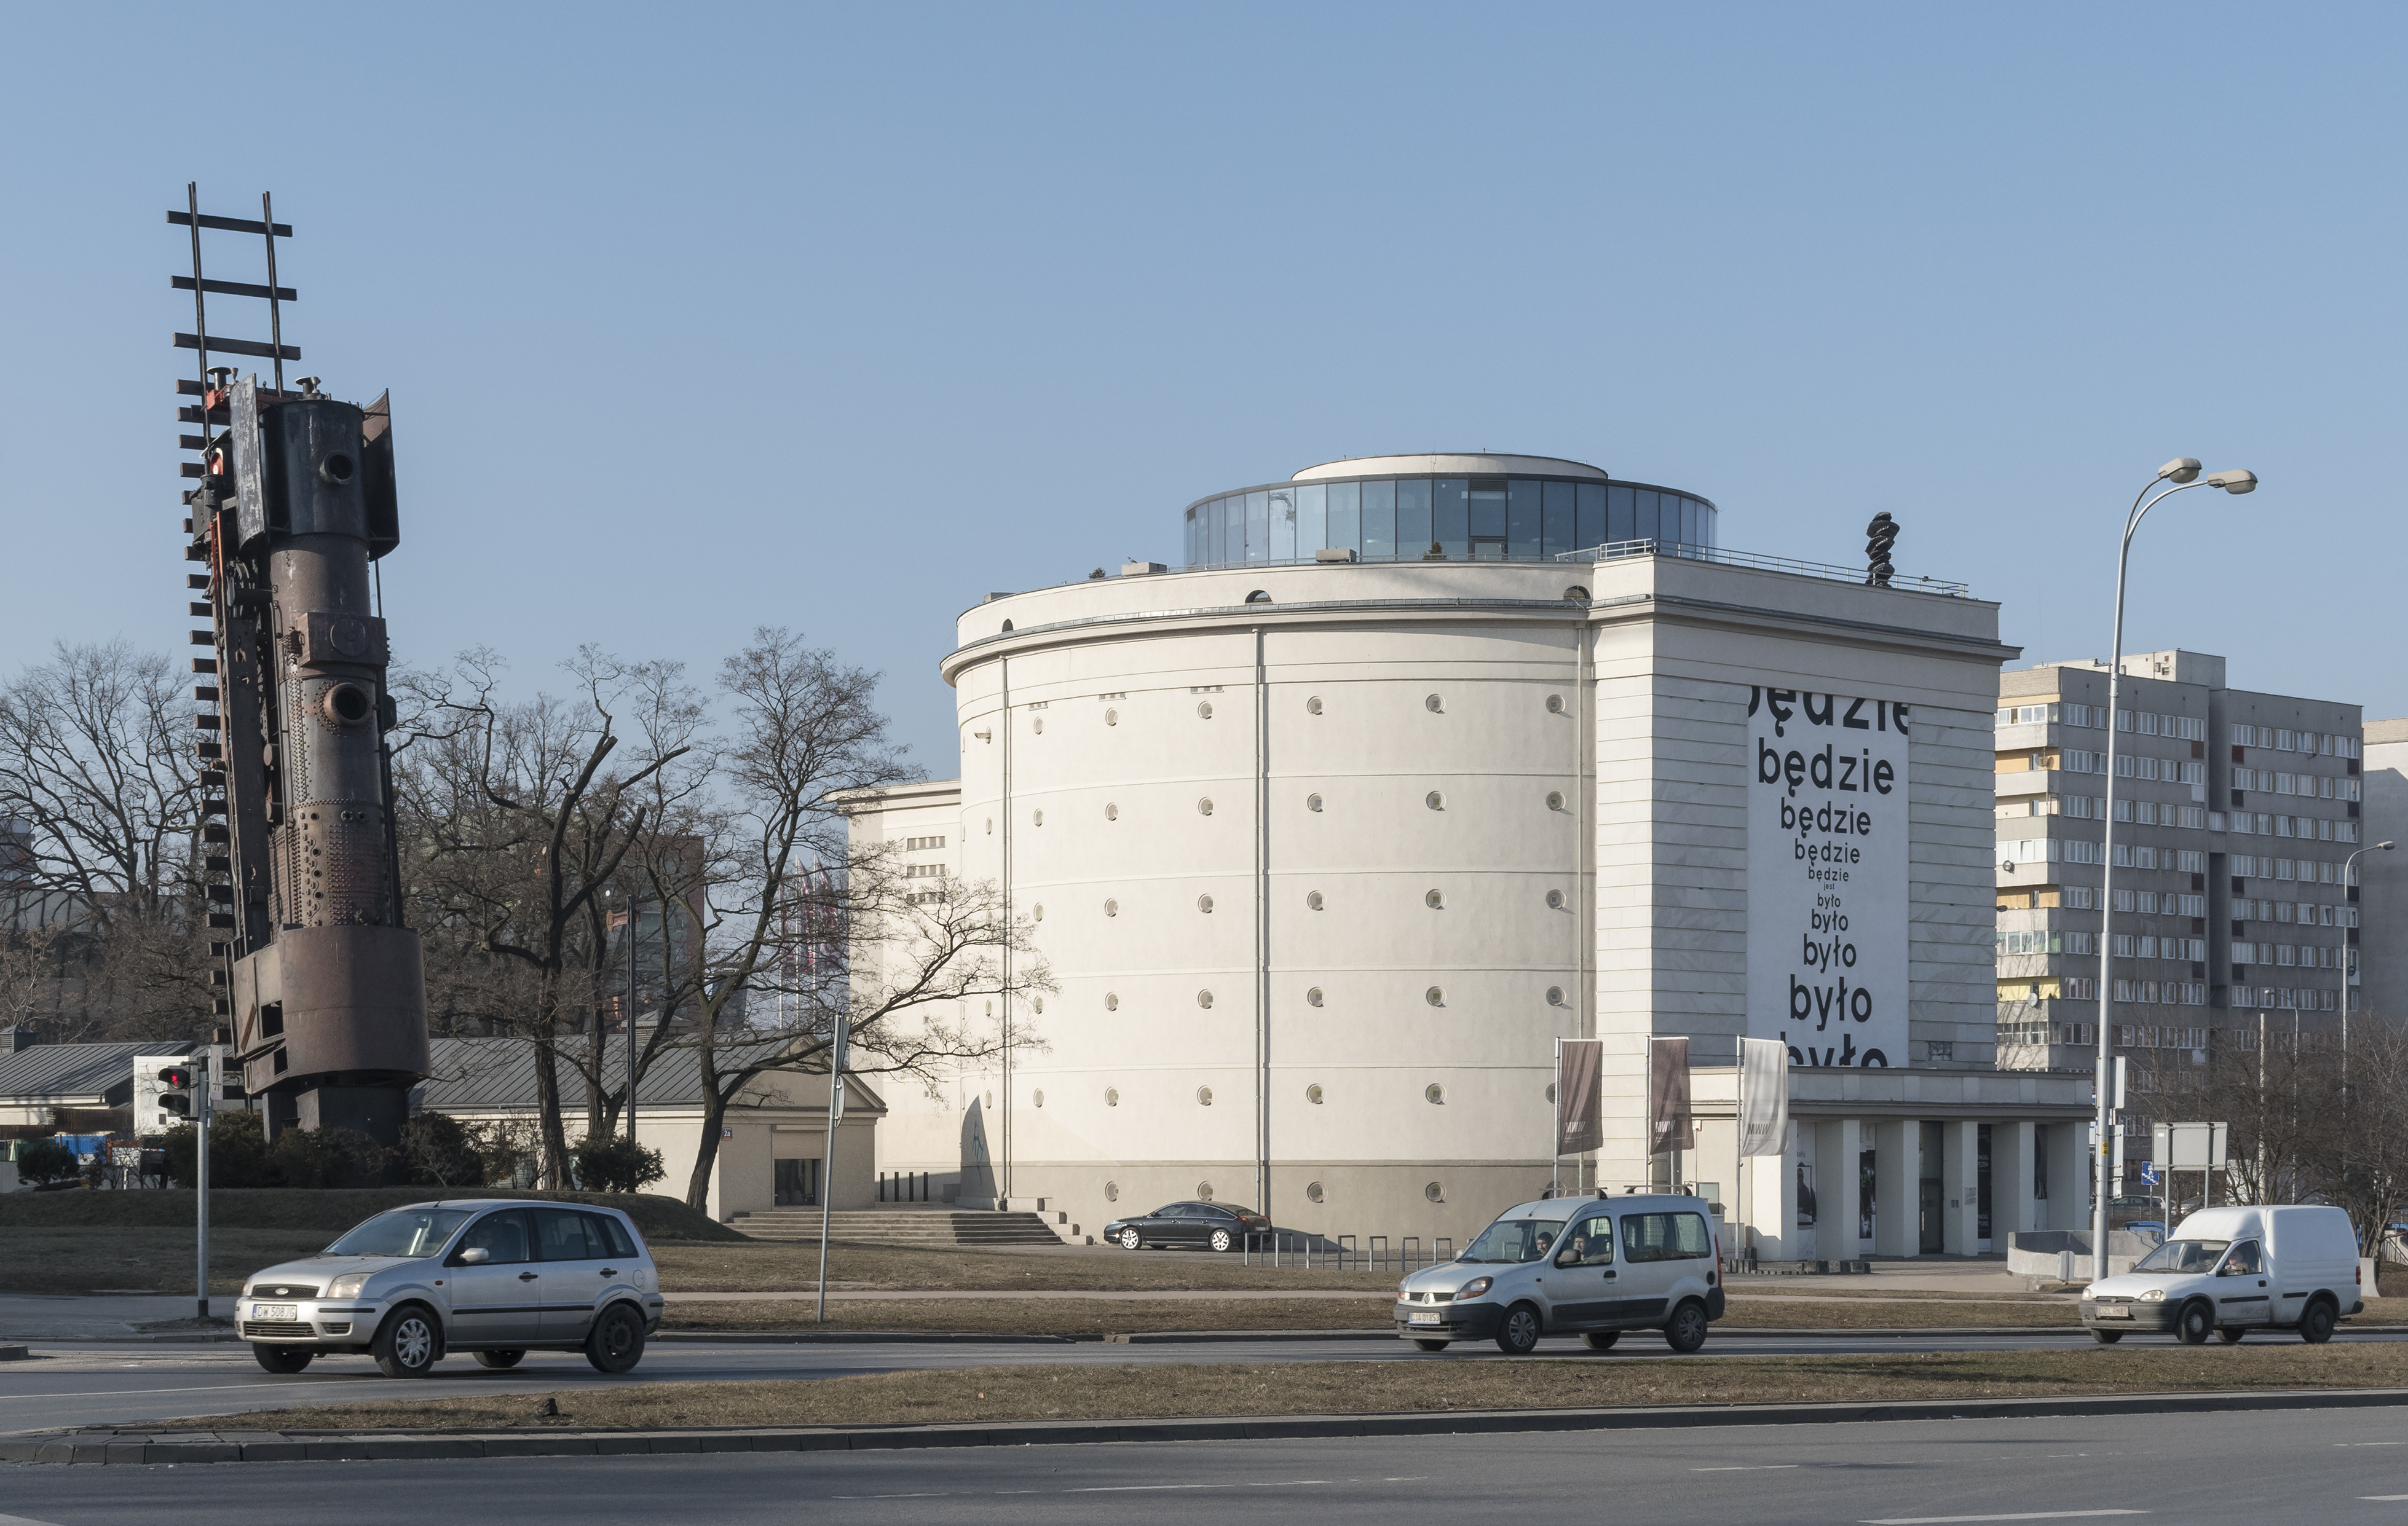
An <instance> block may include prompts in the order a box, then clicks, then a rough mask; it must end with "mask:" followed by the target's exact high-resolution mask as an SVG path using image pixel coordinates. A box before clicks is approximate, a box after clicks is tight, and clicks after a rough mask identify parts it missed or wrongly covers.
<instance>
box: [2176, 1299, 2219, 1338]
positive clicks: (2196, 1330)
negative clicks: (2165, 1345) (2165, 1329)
mask: <svg viewBox="0 0 2408 1526" xmlns="http://www.w3.org/2000/svg"><path fill="white" fill-rule="evenodd" d="M2214 1328H2215V1319H2214V1316H2213V1315H2211V1314H2209V1313H2208V1311H2207V1305H2205V1304H2186V1305H2183V1311H2182V1316H2181V1319H2180V1322H2178V1323H2177V1324H2176V1325H2175V1326H2174V1339H2176V1340H2178V1341H2180V1342H2182V1343H2183V1344H2184V1345H2185V1346H2205V1345H2206V1344H2207V1333H2208V1332H2209V1331H2211V1330H2213V1329H2214Z"/></svg>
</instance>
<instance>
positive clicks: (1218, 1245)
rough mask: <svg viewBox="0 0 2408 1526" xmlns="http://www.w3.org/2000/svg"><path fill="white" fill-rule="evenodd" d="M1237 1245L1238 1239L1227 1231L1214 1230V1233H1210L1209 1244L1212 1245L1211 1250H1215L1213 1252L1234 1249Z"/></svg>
mask: <svg viewBox="0 0 2408 1526" xmlns="http://www.w3.org/2000/svg"><path fill="white" fill-rule="evenodd" d="M1237 1243H1238V1237H1237V1236H1236V1235H1234V1234H1230V1233H1229V1232H1228V1231H1227V1230H1225V1229H1216V1230H1214V1231H1213V1232H1212V1241H1211V1244H1212V1248H1213V1249H1215V1250H1227V1249H1230V1248H1233V1247H1235V1246H1236V1245H1237Z"/></svg>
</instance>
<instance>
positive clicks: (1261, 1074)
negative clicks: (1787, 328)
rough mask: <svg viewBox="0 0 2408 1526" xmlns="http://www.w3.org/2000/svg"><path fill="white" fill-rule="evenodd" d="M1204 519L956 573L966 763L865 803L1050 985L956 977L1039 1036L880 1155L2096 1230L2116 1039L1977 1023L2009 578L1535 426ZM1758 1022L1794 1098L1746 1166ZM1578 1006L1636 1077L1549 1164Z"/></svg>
mask: <svg viewBox="0 0 2408 1526" xmlns="http://www.w3.org/2000/svg"><path fill="white" fill-rule="evenodd" d="M1183 528H1184V534H1185V545H1186V548H1187V556H1188V561H1189V564H1187V565H1183V566H1180V567H1177V568H1167V567H1164V566H1162V565H1160V564H1156V563H1135V564H1131V565H1129V566H1127V567H1125V568H1123V569H1122V570H1121V572H1120V574H1119V575H1118V576H1111V577H1100V578H1087V579H1084V580H1082V581H1078V582H1073V583H1068V584H1065V585H1062V586H1059V587H1054V588H1045V589H1038V590H1034V591H1031V592H1021V593H1011V594H996V595H993V596H991V597H989V598H988V599H987V600H986V601H985V602H983V603H982V604H980V605H978V606H975V607H973V608H971V609H970V610H968V612H967V613H965V614H964V615H962V616H961V617H960V619H959V621H958V629H957V642H956V647H955V649H954V650H953V653H952V655H950V656H949V657H948V658H946V659H945V660H944V662H943V663H942V675H943V677H944V678H945V679H946V681H947V682H948V683H950V684H951V685H953V689H954V691H955V693H956V696H957V697H956V709H957V718H958V722H959V743H960V765H961V766H960V777H959V778H958V779H955V780H948V781H943V782H939V783H935V784H925V785H913V786H909V787H904V788H899V789H896V790H893V791H888V792H880V793H876V794H872V795H867V796H865V797H863V798H862V799H860V800H859V801H858V803H857V804H858V811H857V814H856V816H855V818H854V830H855V832H856V833H858V834H863V835H865V836H867V837H868V838H870V839H872V840H874V841H878V842H883V843H889V844H892V845H894V847H895V849H896V851H897V852H900V853H902V854H903V855H904V856H905V857H906V858H907V859H908V861H909V862H910V863H912V864H914V865H915V866H919V870H920V872H921V873H922V874H923V875H924V876H925V877H929V878H932V879H936V880H939V881H942V882H953V883H963V882H970V883H975V882H988V883H993V884H996V885H997V886H1000V887H1001V888H1002V889H1003V891H1004V892H1005V894H1006V896H1007V897H1008V900H1009V903H1010V906H1011V911H1012V914H1013V915H1014V916H1015V917H1017V918H1021V919H1025V921H1026V923H1027V925H1028V927H1029V929H1030V934H1031V938H1032V941H1033V943H1034V945H1035V947H1036V948H1037V949H1038V950H1039V951H1040V952H1041V954H1042V955H1043V958H1044V960H1045V962H1046V964H1047V967H1048V968H1049V970H1050V972H1051V977H1052V982H1053V988H1054V989H1053V990H1052V991H1050V992H1048V993H1047V994H1045V995H1043V996H1042V997H1041V998H1040V997H1035V996H1031V997H1027V998H1025V999H1023V1000H1022V1002H1021V1004H1020V1006H1021V1007H1022V1008H1025V1009H1015V1010H1011V1011H993V1010H982V1011H976V1012H971V1013H967V1014H964V1016H965V1017H967V1018H969V1019H972V1020H978V1021H982V1022H993V1023H998V1024H999V1023H1002V1022H1004V1021H1006V1020H1010V1021H1011V1023H1012V1025H1013V1032H1014V1033H1015V1034H1023V1035H1026V1036H1027V1037H1028V1038H1030V1039H1031V1040H1032V1041H1033V1046H1041V1047H1031V1048H1025V1049H1023V1050H1020V1051H1016V1052H1015V1053H1014V1055H1013V1057H1012V1059H1011V1064H1010V1067H1009V1070H1008V1072H1007V1071H1006V1070H1005V1069H1004V1068H1002V1067H999V1066H998V1067H991V1068H985V1069H978V1070H968V1069H966V1070H963V1071H960V1072H958V1073H956V1074H953V1075H950V1076H948V1077H945V1078H944V1079H943V1081H942V1082H941V1084H939V1086H938V1087H937V1088H936V1094H935V1095H924V1094H922V1093H921V1092H920V1091H918V1089H915V1088H909V1087H890V1088H888V1089H886V1096H887V1098H888V1101H889V1104H890V1106H891V1109H892V1110H891V1111H890V1113H889V1114H888V1116H887V1118H886V1120H884V1122H883V1125H882V1128H881V1130H880V1134H879V1149H880V1160H879V1165H880V1168H881V1170H882V1171H885V1172H895V1173H906V1172H908V1173H920V1172H926V1173H929V1174H930V1175H931V1177H932V1179H934V1180H935V1181H937V1182H939V1183H941V1184H943V1190H944V1193H945V1195H947V1196H950V1197H951V1198H953V1200H955V1201H960V1202H965V1203H981V1202H994V1201H996V1200H997V1199H1002V1198H1009V1199H1011V1200H1015V1203H1017V1202H1020V1201H1026V1200H1038V1199H1042V1200H1044V1202H1045V1205H1046V1206H1047V1207H1048V1208H1049V1209H1053V1210H1056V1211H1062V1212H1067V1213H1068V1216H1069V1218H1070V1219H1071V1220H1072V1221H1073V1222H1076V1223H1078V1224H1080V1225H1082V1226H1083V1228H1084V1230H1085V1233H1086V1234H1094V1233H1095V1230H1096V1228H1097V1226H1099V1225H1100V1224H1101V1223H1102V1222H1103V1221H1104V1220H1106V1219H1110V1218H1111V1217H1113V1216H1114V1215H1115V1214H1118V1213H1122V1212H1126V1211H1131V1210H1144V1209H1148V1208H1152V1207H1154V1206H1156V1205H1160V1204H1163V1203H1168V1202H1173V1201H1177V1200H1181V1199H1188V1198H1213V1199H1218V1200H1220V1201H1223V1202H1227V1203H1239V1204H1244V1205H1249V1206H1255V1207H1259V1208H1261V1209H1262V1210H1263V1211H1265V1212H1266V1213H1268V1214H1269V1216H1270V1217H1271V1218H1272V1219H1274V1220H1275V1221H1276V1222H1277V1223H1279V1224H1281V1225H1282V1226H1284V1227H1291V1228H1295V1229H1299V1230H1307V1231H1312V1232H1317V1233H1320V1234H1328V1235H1333V1236H1334V1235H1339V1234H1353V1235H1355V1236H1356V1237H1357V1239H1358V1241H1360V1240H1363V1239H1365V1238H1368V1236H1369V1235H1373V1234H1382V1235H1387V1236H1389V1237H1391V1238H1392V1239H1400V1238H1402V1237H1403V1236H1406V1235H1414V1236H1418V1237H1420V1238H1421V1239H1422V1241H1423V1242H1424V1243H1425V1245H1427V1244H1429V1243H1431V1242H1433V1241H1436V1240H1438V1239H1440V1238H1441V1237H1444V1238H1450V1239H1452V1240H1453V1241H1454V1242H1455V1244H1457V1245H1460V1244H1462V1243H1464V1241H1465V1240H1466V1239H1467V1238H1468V1237H1469V1235H1471V1234H1475V1233H1477V1232H1478V1230H1479V1229H1480V1228H1481V1227H1482V1226H1483V1225H1484V1224H1485V1223H1486V1222H1487V1220H1488V1219H1489V1217H1490V1216H1491V1215H1492V1213H1493V1212H1494V1211H1495V1210H1496V1209H1498V1208H1499V1207H1501V1206H1503V1205H1509V1204H1512V1203H1514V1202H1518V1201H1523V1200H1527V1199H1528V1198H1531V1197H1533V1196H1537V1195H1539V1194H1540V1193H1541V1192H1543V1191H1547V1190H1549V1188H1550V1187H1551V1186H1552V1185H1554V1184H1555V1183H1556V1182H1558V1181H1560V1183H1561V1185H1562V1186H1563V1188H1564V1189H1565V1190H1567V1191H1569V1190H1572V1189H1574V1188H1580V1189H1590V1188H1594V1187H1598V1186H1603V1187H1606V1188H1609V1189H1613V1190H1619V1189H1621V1188H1622V1187H1625V1186H1637V1185H1641V1184H1645V1183H1649V1182H1655V1183H1659V1184H1670V1183H1681V1184H1685V1185H1691V1186H1694V1187H1695V1188H1696V1189H1697V1190H1699V1191H1701V1192H1702V1193H1703V1194H1704V1195H1705V1196H1707V1197H1708V1198H1710V1199H1712V1200H1713V1201H1714V1202H1715V1203H1717V1204H1719V1205H1722V1212H1723V1215H1724V1219H1725V1221H1726V1222H1727V1223H1728V1224H1732V1225H1735V1226H1742V1227H1744V1229H1745V1230H1746V1231H1747V1232H1748V1234H1749V1236H1750V1238H1749V1241H1748V1243H1750V1244H1752V1245H1753V1246H1754V1248H1756V1251H1757V1252H1758V1254H1760V1255H1762V1256H1764V1257H1766V1258H1769V1259H1808V1258H1812V1259H1827V1260H1828V1259H1854V1258H1856V1257H1857V1256H1860V1255H1863V1254H1867V1253H1880V1254H1901V1255H1912V1254H1915V1253H1918V1252H1919V1251H1946V1252H1972V1251H1976V1250H1979V1249H1985V1248H1989V1246H1990V1245H1991V1244H1992V1243H1993V1242H1995V1243H1996V1244H1997V1246H1998V1247H1999V1248H2001V1249H2003V1248H2004V1237H2005V1235H2006V1234H2008V1233H2010V1232H2011V1231H2014V1230H2019V1229H2049V1228H2074V1227H2077V1226H2079V1225H2080V1224H2082V1223H2084V1222H2085V1221H2086V1216H2087V1196H2086V1192H2087V1189H2086V1185H2085V1181H2084V1179H2083V1173H2084V1165H2085V1148H2084V1139H2085V1121H2086V1120H2087V1118H2088V1114H2089V1106H2090V1089H2089V1082H2088V1078H2087V1077H2077V1076H2072V1075H2066V1074H2057V1073H2050V1072H2002V1071H2000V1070H1999V1069H1997V1068H1996V1067H1995V1065H1994V1063H1993V1058H1994V1056H1993V1047H1994V1042H1995V1035H1996V1032H1997V1023H1996V1006H1995V979H1996V962H1995V923H1996V914H1995V903H1994V883H1993V882H1994V878H1995V870H1994V864H1993V847H1994V842H1995V836H1994V830H1993V814H1992V812H1993V796H1992V759H1991V730H1992V716H1993V712H1994V710H1995V709H1996V707H1997V704H1998V700H1997V694H1998V687H1999V670H2000V665H2001V664H2002V663H2004V662H2006V661H2008V660H2010V659H2012V658H2013V657H2014V656H2015V655H2016V652H2015V649H2013V648H2011V647H2007V646H2004V645H2002V644H2001V643H2000V640H1999V636H1998V606H1996V605H1994V604H1990V603H1985V602H1984V601H1982V600H1979V599H1976V598H1974V597H1971V594H1970V592H1969V591H1968V590H1967V589H1965V588H1964V587H1962V586H1960V585H1956V584H1949V583H1941V582H1935V581H1930V580H1928V579H1909V578H1903V577H1901V578H1899V579H1897V582H1896V586H1892V587H1886V588H1877V587H1871V586H1867V584H1866V582H1865V581H1864V574H1863V572H1862V571H1861V570H1859V569H1852V568H1844V567H1837V566H1827V565H1822V564H1817V563H1808V562H1799V561H1794V560H1788V559H1785V558H1775V557H1770V556H1763V555H1756V554H1751V553H1745V552H1740V551H1734V550H1731V549H1727V548H1725V547H1724V546H1723V545H1722V544H1721V534H1720V532H1721V524H1720V519H1719V511H1718V510H1717V509H1716V508H1715V506H1713V505H1712V504H1711V503H1709V502H1707V501H1706V500H1704V499H1701V498H1699V497H1697V496H1696V495H1694V494H1690V493H1685V492H1679V491H1677V490H1673V489H1669V488H1662V487H1656V486H1651V485H1644V484H1638V483H1631V482H1626V481H1623V480H1621V479H1619V478H1613V477H1610V476H1609V475H1608V474H1606V473H1605V472H1603V471H1600V470H1598V469H1597V468H1596V467H1593V466H1589V465H1585V464H1580V463H1576V462H1570V461H1562V460H1554V459H1548V458H1539V457H1522V456H1497V455H1426V456H1394V457H1381V458H1373V459H1369V460H1356V461H1345V462H1338V463H1333V464H1328V465H1324V466H1316V467H1312V468H1310V469H1308V470H1306V471H1303V472H1299V473H1297V475H1296V476H1295V477H1294V478H1291V479H1288V480H1285V481H1282V482H1276V483H1271V484H1268V485H1265V486H1262V487H1258V488H1249V489H1245V490H1241V491H1239V492H1229V493H1223V494H1217V495H1215V496H1213V497H1211V498H1208V499H1204V500H1199V501H1198V502H1197V504H1196V505H1194V506H1190V507H1189V509H1188V510H1187V512H1186V515H1185V521H1184V527H1183ZM989 1005H993V1004H989ZM1751 1036H1753V1037H1757V1038H1766V1039H1773V1040H1777V1041H1778V1042H1779V1043H1780V1044H1781V1045H1783V1046H1784V1047H1785V1048H1786V1050H1787V1052H1788V1055H1789V1061H1790V1065H1789V1071H1788V1087H1789V1096H1788V1117H1789V1126H1788V1128H1787V1129H1786V1130H1785V1131H1783V1133H1782V1136H1781V1138H1780V1139H1779V1140H1778V1141H1776V1142H1775V1143H1773V1144H1772V1145H1771V1146H1770V1153H1766V1154H1763V1155H1759V1156H1755V1157H1752V1158H1751V1159H1750V1160H1749V1161H1748V1162H1747V1163H1746V1165H1745V1168H1744V1169H1743V1170H1742V1166H1741V1163H1740V1162H1739V1159H1738V1157H1737V1138H1736V1133H1737V1129H1738V1125H1739V1119H1738V1118H1737V1117H1736V1114H1735V1103H1736V1097H1737V1091H1738V1086H1737V1065H1738V1060H1739V1040H1741V1039H1742V1038H1743V1037H1751ZM1564 1039H1595V1040H1598V1041H1599V1042H1600V1044H1601V1046H1602V1057H1601V1059H1602V1065H1601V1070H1602V1080H1601V1087H1602V1093H1603V1096H1602V1103H1603V1105H1602V1109H1601V1129H1600V1134H1601V1139H1600V1143H1599V1145H1598V1148H1595V1149H1593V1150H1585V1151H1583V1152H1582V1153H1581V1154H1580V1155H1579V1156H1577V1157H1575V1158H1572V1159H1569V1160H1565V1161H1562V1162H1558V1161H1557V1160H1556V1159H1555V1157H1554V1156H1553V1154H1552V1153H1551V1151H1552V1148H1553V1146H1554V1143H1555V1103H1554V1099H1553V1097H1552V1095H1551V1091H1552V1087H1553V1082H1554V1078H1555V1046H1556V1044H1557V1041H1558V1040H1564ZM1668 1039H1677V1040H1685V1041H1686V1062H1685V1065H1684V1075H1683V1076H1682V1077H1681V1079H1682V1080H1683V1081H1684V1082H1685V1085H1686V1091H1687V1093H1688V1096H1689V1099H1690V1102H1689V1109H1688V1113H1689V1116H1688V1118H1687V1119H1686V1120H1684V1126H1683V1127H1682V1128H1680V1129H1679V1130H1678V1134H1679V1137H1678V1138H1676V1139H1673V1140H1671V1141H1670V1143H1671V1144H1672V1145H1673V1146H1674V1148H1670V1149H1667V1150H1665V1151H1663V1152H1660V1153H1655V1154H1652V1155H1651V1152H1650V1150H1649V1148H1648V1147H1649V1143H1650V1139H1649V1121H1650V1120H1649V1118H1648V1112H1649V1109H1648V1105H1647V1102H1646V1097H1647V1092H1648V1090H1649V1081H1650V1075H1649V1071H1650V1065H1651V1057H1653V1058H1652V1062H1655V1063H1657V1064H1663V1063H1669V1061H1668V1060H1666V1059H1665V1058H1663V1057H1665V1056H1669V1055H1670V1054H1672V1053H1674V1052H1676V1051H1675V1050H1673V1049H1671V1048H1669V1047H1667V1046H1665V1045H1663V1044H1660V1043H1658V1042H1656V1041H1659V1040H1668ZM1730 1243H1731V1244H1732V1245H1733V1247H1734V1248H1736V1247H1737V1245H1738V1244H1739V1243H1740V1242H1739V1240H1738V1238H1737V1237H1736V1236H1732V1237H1731V1238H1730Z"/></svg>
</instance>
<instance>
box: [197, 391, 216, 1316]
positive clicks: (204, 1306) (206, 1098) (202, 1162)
mask: <svg viewBox="0 0 2408 1526" xmlns="http://www.w3.org/2000/svg"><path fill="white" fill-rule="evenodd" d="M202 401H203V402H204V403H206V402H207V401H208V399H207V398H206V397H205V398H203V399H202ZM211 1058H212V1057H211V1055H210V1054H209V1051H208V1049H206V1048H204V1049H203V1050H201V1053H200V1063H198V1064H196V1065H194V1066H193V1080H194V1081H195V1082H197V1083H198V1085H199V1089H200V1093H201V1094H200V1095H199V1096H198V1097H196V1098H194V1099H193V1113H194V1114H195V1115H197V1116H198V1117H199V1119H200V1130H199V1135H200V1137H199V1139H198V1141H197V1142H198V1144H199V1146H200V1157H199V1163H198V1164H197V1165H195V1166H194V1167H193V1186H194V1187H196V1188H197V1189H198V1191H195V1192H194V1193H193V1196H194V1197H195V1198H197V1199H198V1200H199V1202H198V1204H197V1205H196V1206H197V1223H198V1225H199V1231H200V1233H199V1234H198V1236H197V1239H198V1249H197V1251H196V1254H195V1258H194V1259H195V1263H196V1270H195V1272H194V1274H193V1277H194V1281H195V1283H196V1284H197V1291H196V1294H195V1301H196V1303H197V1304H198V1305H199V1308H200V1317H201V1318H202V1319H208V1317H209V1119H210V1117H211V1115H213V1114H214V1113H216V1111H217V1108H216V1107H214V1106H213V1105H211V1104H212V1102H213V1100H214V1096H213V1094H214V1093H215V1092H216V1091H217V1089H218V1087H217V1076H216V1073H215V1072H214V1071H213V1070H212V1069H211V1068H210V1065H209V1061H210V1059H211Z"/></svg>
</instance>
